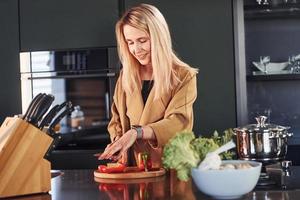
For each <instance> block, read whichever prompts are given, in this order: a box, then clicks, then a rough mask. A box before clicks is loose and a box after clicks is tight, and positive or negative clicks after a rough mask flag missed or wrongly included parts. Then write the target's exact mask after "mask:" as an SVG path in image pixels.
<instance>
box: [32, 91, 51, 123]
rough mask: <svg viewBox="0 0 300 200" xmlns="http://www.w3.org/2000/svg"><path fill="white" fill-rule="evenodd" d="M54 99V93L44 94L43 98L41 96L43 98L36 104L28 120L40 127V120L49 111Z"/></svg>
mask: <svg viewBox="0 0 300 200" xmlns="http://www.w3.org/2000/svg"><path fill="white" fill-rule="evenodd" d="M53 101H54V96H53V95H50V94H48V95H45V96H43V98H41V100H40V101H39V102H38V103H37V105H36V106H35V109H34V111H33V112H32V114H31V116H30V117H29V119H28V122H29V123H31V124H33V125H34V126H36V127H38V121H39V120H40V119H41V118H42V116H43V115H44V114H45V113H46V112H47V110H48V109H49V107H50V106H51V104H52V102H53Z"/></svg>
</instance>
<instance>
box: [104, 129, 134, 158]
mask: <svg viewBox="0 0 300 200" xmlns="http://www.w3.org/2000/svg"><path fill="white" fill-rule="evenodd" d="M136 139H137V132H136V130H134V129H130V130H129V131H127V132H126V133H125V134H123V135H122V136H121V137H120V138H119V139H117V140H115V141H114V142H113V143H111V144H109V145H107V147H106V148H105V151H104V152H103V153H102V154H101V156H100V157H99V159H113V160H119V159H120V158H121V156H122V155H123V154H124V153H125V152H126V151H127V150H128V149H129V148H130V147H131V146H132V145H133V144H134V142H135V141H136ZM117 152H119V153H118V154H117V155H114V154H115V153H117Z"/></svg>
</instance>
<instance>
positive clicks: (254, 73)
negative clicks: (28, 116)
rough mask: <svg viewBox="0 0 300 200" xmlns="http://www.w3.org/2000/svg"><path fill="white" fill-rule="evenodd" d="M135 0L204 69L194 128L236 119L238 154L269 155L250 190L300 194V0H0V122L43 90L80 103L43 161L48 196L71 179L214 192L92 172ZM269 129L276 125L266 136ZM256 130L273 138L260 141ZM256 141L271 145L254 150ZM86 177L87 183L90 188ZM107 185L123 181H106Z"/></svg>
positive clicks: (99, 190)
mask: <svg viewBox="0 0 300 200" xmlns="http://www.w3.org/2000/svg"><path fill="white" fill-rule="evenodd" d="M139 3H149V4H153V5H155V6H157V7H158V8H159V9H160V11H161V12H162V13H163V14H164V16H165V17H166V20H167V22H168V24H169V26H170V30H171V35H172V38H173V45H174V49H175V51H176V52H177V53H178V55H179V56H180V57H181V58H182V59H183V60H184V61H186V62H187V63H188V64H190V65H191V66H194V67H197V68H199V74H198V75H197V76H198V77H197V89H198V96H197V100H196V102H195V103H194V129H193V132H194V133H195V135H197V136H207V137H208V136H211V135H212V134H213V132H214V131H215V130H217V131H218V132H219V133H222V132H223V131H224V130H226V129H228V128H237V129H236V130H237V131H236V132H237V135H236V141H237V146H238V148H239V147H241V148H242V147H243V145H245V144H244V143H243V142H245V141H246V143H247V142H248V145H251V146H248V147H247V148H248V150H249V149H250V150H249V151H243V152H242V153H241V152H237V153H238V154H237V156H238V157H239V158H242V159H245V160H247V159H250V160H252V161H253V160H254V161H258V162H262V165H263V166H262V168H263V171H262V172H261V176H260V180H259V182H258V183H260V185H257V186H256V187H255V188H254V190H253V191H251V192H249V193H247V194H246V195H245V196H243V199H260V198H261V199H297V198H299V197H300V193H299V191H297V190H298V189H299V188H300V182H299V181H297V179H299V178H298V176H299V174H300V168H299V165H300V158H299V156H298V154H299V152H300V114H299V113H300V104H299V101H298V99H300V92H298V91H299V90H298V87H297V86H298V85H299V84H300V49H299V45H298V44H299V43H300V38H299V35H300V28H299V27H300V26H299V20H300V1H299V0H226V1H218V0H203V1H193V0H189V1H184V2H183V1H179V0H175V1H172V2H171V1H170V2H167V1H157V0H146V1H140V0H114V1H97V0H86V1H81V0H72V1H71V0H51V1H50V0H46V1H42V2H37V1H35V0H2V1H1V2H0V25H1V27H4V28H3V30H5V31H2V32H1V33H0V43H1V46H0V57H1V61H2V62H1V65H2V66H1V67H0V73H1V75H2V77H1V79H0V88H1V93H2V94H1V98H0V111H1V112H0V121H1V123H2V122H4V121H5V119H6V118H7V117H13V116H15V115H19V114H24V113H25V112H26V110H27V108H28V105H29V104H30V102H31V100H32V99H33V98H34V97H35V96H37V95H38V94H39V93H47V94H52V95H53V96H55V100H54V101H53V103H52V105H55V104H61V103H63V102H68V101H70V102H72V104H73V106H74V109H75V110H74V111H72V113H71V112H70V113H68V114H67V116H65V117H64V118H63V119H62V120H61V121H60V123H59V124H58V125H57V126H56V127H55V128H56V129H57V130H56V134H57V135H59V137H60V138H59V142H58V144H57V145H56V146H55V148H54V149H52V151H51V153H50V155H49V157H48V158H47V159H48V160H49V162H50V163H51V170H53V173H54V174H55V173H56V174H57V175H58V177H55V178H52V179H51V192H50V193H46V194H42V195H41V196H42V197H44V198H46V199H67V195H68V194H66V193H64V192H63V189H66V188H71V189H72V191H71V193H72V194H71V196H72V197H73V198H76V197H78V198H77V199H81V198H82V199H112V198H113V197H112V196H113V195H112V194H111V193H114V195H116V193H120V192H121V194H122V195H123V194H125V193H126V191H127V193H128V191H129V193H131V194H130V195H131V199H134V198H136V199H154V198H158V197H160V198H161V199H172V198H174V199H176V198H177V199H180V198H184V199H197V198H204V199H211V197H208V196H207V195H205V194H203V192H201V191H199V190H198V189H197V187H196V186H195V182H188V184H189V185H188V186H187V187H185V188H184V189H182V188H180V187H179V186H178V185H177V184H176V181H175V180H173V179H172V180H171V181H170V180H169V179H167V178H162V177H156V179H155V180H148V179H145V180H144V179H140V180H139V181H137V182H133V183H131V184H129V183H128V182H126V181H123V182H122V181H120V182H114V181H112V182H109V181H108V182H105V184H106V185H104V186H105V187H104V186H103V184H102V185H101V184H96V183H97V181H96V180H94V177H93V175H92V176H91V175H90V172H91V171H93V170H95V169H96V168H97V166H98V165H99V164H102V163H101V161H99V160H97V157H95V156H94V154H97V153H100V152H103V150H104V148H105V147H106V145H107V144H109V143H110V138H109V134H108V132H107V129H106V128H107V124H108V122H109V119H110V117H111V113H110V106H111V104H112V98H113V91H114V86H115V83H116V80H117V78H118V75H119V72H120V69H121V64H120V62H119V60H118V55H117V47H116V40H115V34H114V25H115V23H116V21H117V20H118V19H119V17H120V16H121V14H122V13H123V12H124V10H126V9H127V8H129V7H131V6H133V5H136V4H139ZM259 116H264V117H259ZM76 120H77V121H76ZM78 120H79V121H78ZM257 127H259V128H257ZM274 127H275V128H276V130H277V131H278V134H277V135H276V134H275V136H274V135H272V136H271V133H272V134H273V133H274ZM53 128H54V127H53ZM239 131H240V132H239ZM260 131H263V133H264V134H263V136H264V137H265V136H266V137H269V140H267V141H269V142H270V143H266V139H264V138H260V139H259V137H260V135H259V134H260ZM239 134H240V135H239ZM244 134H246V135H247V136H248V138H245V137H243V135H244ZM269 134H270V135H269ZM254 137H257V138H254ZM0 139H1V135H0ZM256 142H262V143H263V148H265V149H268V148H269V150H270V149H271V150H270V151H272V152H271V154H268V153H265V152H264V151H263V152H258V150H257V146H258V144H257V143H256ZM264 142H265V143H264ZM37 146H38V145H37ZM0 147H2V146H0ZM238 150H239V149H238ZM0 153H1V151H0ZM2 157H4V156H2ZM0 163H1V154H0ZM274 166H275V167H274ZM278 166H279V167H278ZM273 167H274V168H273ZM0 169H1V168H0ZM0 171H1V170H0ZM266 172H268V175H266ZM61 173H64V175H61ZM262 174H263V175H265V176H264V177H263V176H262ZM274 174H275V175H274ZM62 176H65V178H64V179H63V180H62V178H61V177H62ZM267 176H269V177H267ZM299 180H300V179H299ZM98 181H99V180H98ZM172 181H173V182H172ZM174 181H175V182H174ZM100 182H101V180H100ZM171 182H172V184H171ZM0 183H1V176H0ZM61 183H64V184H65V185H62V184H61ZM80 183H81V184H82V183H84V184H85V185H86V187H87V188H86V191H84V193H81V192H82V188H81V189H78V188H80V186H79V184H80ZM111 183H114V184H115V185H113V186H116V185H118V187H119V188H110V186H111V185H109V184H111ZM173 183H174V184H173ZM160 184H162V185H163V186H162V187H161V188H158V186H157V185H160ZM0 185H1V184H0ZM95 188H96V189H95ZM107 188H108V189H107ZM109 188H110V189H111V190H110V189H109ZM0 189H1V187H0ZM107 190H109V191H107ZM154 191H161V192H158V193H159V194H156V195H161V196H158V197H157V196H155V194H154V193H155V192H154ZM136 192H137V193H140V194H139V195H138V196H139V197H138V198H137V197H134V194H133V193H136ZM145 192H146V193H149V194H148V195H150V197H146V196H145V195H144V194H145ZM0 194H1V190H0ZM141 194H143V195H141ZM183 194H185V196H182V195H183ZM38 195H40V194H38ZM82 195H85V196H84V197H85V198H83V196H82ZM19 198H20V199H30V198H31V196H22V197H19ZM115 198H116V197H115ZM122 198H123V197H119V198H116V199H122Z"/></svg>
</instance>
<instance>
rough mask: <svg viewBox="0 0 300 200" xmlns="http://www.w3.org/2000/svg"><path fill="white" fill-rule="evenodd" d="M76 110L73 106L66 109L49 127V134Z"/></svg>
mask: <svg viewBox="0 0 300 200" xmlns="http://www.w3.org/2000/svg"><path fill="white" fill-rule="evenodd" d="M73 110H74V108H73V106H72V105H71V107H68V108H66V110H64V111H63V112H62V113H60V114H59V115H58V116H57V117H56V118H55V119H54V120H53V121H52V123H51V124H50V125H49V128H48V133H51V132H53V128H54V127H55V126H56V125H57V124H58V123H59V122H60V121H61V120H62V118H64V117H65V116H66V115H68V114H70V113H71V112H72V111H73Z"/></svg>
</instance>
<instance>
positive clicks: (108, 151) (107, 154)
mask: <svg viewBox="0 0 300 200" xmlns="http://www.w3.org/2000/svg"><path fill="white" fill-rule="evenodd" d="M121 149H122V145H120V144H119V143H112V144H111V145H110V146H107V147H106V148H105V151H104V152H103V154H101V156H100V159H111V158H112V156H113V155H114V154H115V153H117V152H118V151H120V150H121Z"/></svg>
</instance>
